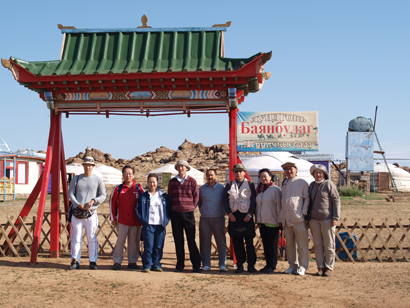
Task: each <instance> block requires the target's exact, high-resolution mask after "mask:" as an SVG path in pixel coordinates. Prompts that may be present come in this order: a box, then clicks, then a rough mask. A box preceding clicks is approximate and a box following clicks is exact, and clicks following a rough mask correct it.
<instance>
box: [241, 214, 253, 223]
mask: <svg viewBox="0 0 410 308" xmlns="http://www.w3.org/2000/svg"><path fill="white" fill-rule="evenodd" d="M251 218H252V216H249V214H247V215H246V216H245V218H244V219H243V221H244V222H248V221H249V220H251Z"/></svg>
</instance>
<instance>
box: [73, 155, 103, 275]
mask: <svg viewBox="0 0 410 308" xmlns="http://www.w3.org/2000/svg"><path fill="white" fill-rule="evenodd" d="M83 167H84V173H83V174H80V175H77V176H75V177H74V178H73V179H72V181H71V183H70V188H69V189H68V197H69V198H70V200H71V203H72V206H73V208H80V209H81V210H83V211H88V216H89V217H86V218H77V217H75V214H74V215H73V217H72V221H71V265H70V266H69V268H68V269H70V270H75V269H79V268H80V262H81V243H82V239H83V228H85V234H86V236H87V241H88V258H89V260H90V269H97V258H98V241H97V236H96V233H97V229H98V216H97V208H98V205H99V204H100V203H102V202H104V200H105V198H106V197H107V191H106V190H105V186H104V183H103V180H102V179H101V178H100V177H99V176H97V175H94V174H92V171H93V169H94V158H92V157H90V156H87V157H85V158H84V162H83Z"/></svg>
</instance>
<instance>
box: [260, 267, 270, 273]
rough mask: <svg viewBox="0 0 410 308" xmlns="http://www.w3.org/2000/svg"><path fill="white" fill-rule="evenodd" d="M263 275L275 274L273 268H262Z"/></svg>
mask: <svg viewBox="0 0 410 308" xmlns="http://www.w3.org/2000/svg"><path fill="white" fill-rule="evenodd" d="M260 271H261V272H262V273H265V274H268V273H272V272H273V268H271V267H269V266H265V267H264V268H262V269H261V270H260Z"/></svg>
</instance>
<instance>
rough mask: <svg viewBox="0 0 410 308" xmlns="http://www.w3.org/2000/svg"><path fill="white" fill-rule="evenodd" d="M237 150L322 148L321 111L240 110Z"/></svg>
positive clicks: (309, 149)
mask: <svg viewBox="0 0 410 308" xmlns="http://www.w3.org/2000/svg"><path fill="white" fill-rule="evenodd" d="M237 150H238V152H239V151H240V152H252V151H254V152H259V151H318V150H319V128H318V114H317V111H303V112H297V111H289V112H272V111H265V112H238V121H237Z"/></svg>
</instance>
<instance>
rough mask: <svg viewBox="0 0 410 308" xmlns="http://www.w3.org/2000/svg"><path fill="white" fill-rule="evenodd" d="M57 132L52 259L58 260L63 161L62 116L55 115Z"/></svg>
mask: <svg viewBox="0 0 410 308" xmlns="http://www.w3.org/2000/svg"><path fill="white" fill-rule="evenodd" d="M53 116H54V117H55V130H54V144H53V149H52V151H53V161H52V166H51V174H52V179H51V220H50V258H58V257H59V251H60V245H59V244H60V241H59V239H60V160H61V114H60V113H58V114H54V115H53Z"/></svg>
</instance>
